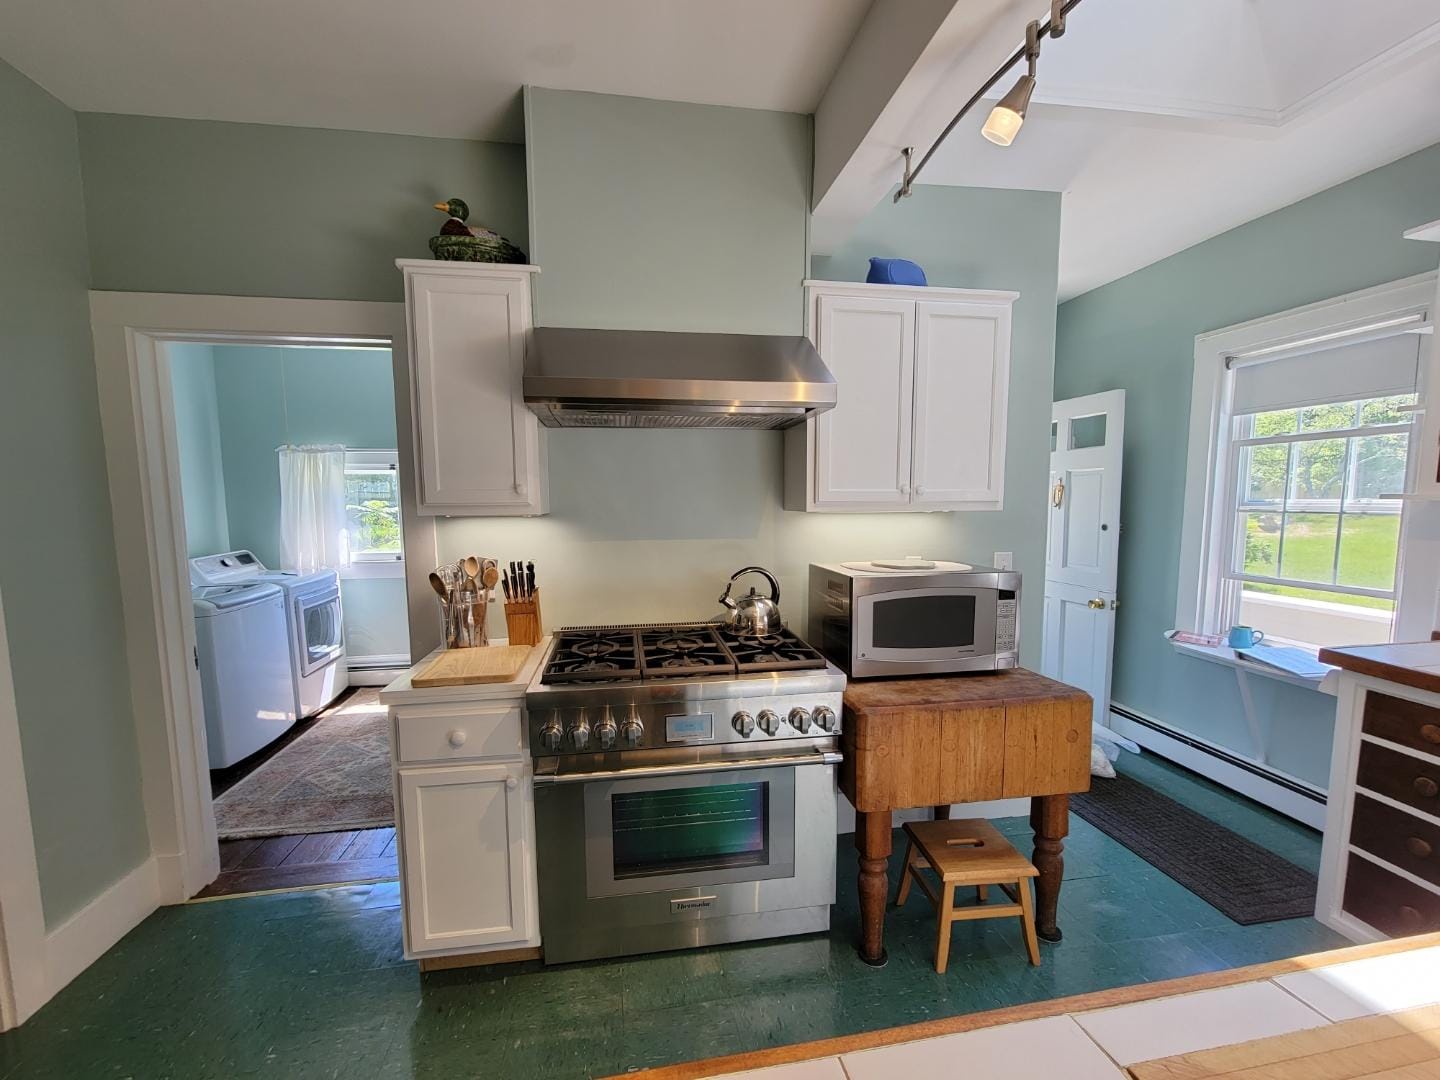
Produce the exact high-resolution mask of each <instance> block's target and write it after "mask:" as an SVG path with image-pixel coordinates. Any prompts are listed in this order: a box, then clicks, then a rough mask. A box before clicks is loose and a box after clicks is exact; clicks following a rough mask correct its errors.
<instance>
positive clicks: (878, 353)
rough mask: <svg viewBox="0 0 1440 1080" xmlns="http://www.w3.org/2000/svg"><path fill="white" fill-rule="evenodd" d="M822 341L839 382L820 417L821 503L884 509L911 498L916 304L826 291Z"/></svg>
mask: <svg viewBox="0 0 1440 1080" xmlns="http://www.w3.org/2000/svg"><path fill="white" fill-rule="evenodd" d="M816 316H817V318H816V326H815V333H816V340H815V347H816V348H817V349H818V350H819V351H820V355H821V356H822V357H824V358H825V363H826V365H827V366H828V367H829V368H830V371H831V372H832V373H833V374H834V376H835V379H836V381H837V382H838V383H839V388H840V392H839V401H838V403H837V404H836V406H835V408H833V409H831V410H830V411H828V412H824V413H821V414H820V416H819V417H818V418H817V419H816V421H815V505H816V506H817V507H831V508H837V507H838V508H856V509H865V508H884V507H886V506H905V505H907V504H908V503H909V502H910V423H911V411H912V410H911V395H912V393H913V388H914V357H915V303H914V301H912V300H890V299H884V298H878V297H855V296H821V297H820V298H819V303H818V307H817V311H816Z"/></svg>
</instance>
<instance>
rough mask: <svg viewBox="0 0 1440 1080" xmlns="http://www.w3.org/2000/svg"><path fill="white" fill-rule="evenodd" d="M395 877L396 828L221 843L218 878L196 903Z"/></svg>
mask: <svg viewBox="0 0 1440 1080" xmlns="http://www.w3.org/2000/svg"><path fill="white" fill-rule="evenodd" d="M396 875H397V869H396V862H395V830H394V829H393V828H388V829H359V830H355V831H352V832H328V833H308V834H304V835H300V836H267V837H263V838H257V839H253V840H222V841H220V876H219V877H218V878H216V879H215V880H214V881H213V882H211V883H210V884H209V885H207V886H206V887H205V888H204V889H203V890H201V892H199V893H198V894H197V895H196V899H197V900H198V899H204V898H206V897H211V896H234V895H236V894H237V893H252V892H264V891H265V890H267V889H293V888H297V887H300V886H304V885H341V884H344V883H345V882H348V881H374V880H376V879H377V878H393V877H395V876H396Z"/></svg>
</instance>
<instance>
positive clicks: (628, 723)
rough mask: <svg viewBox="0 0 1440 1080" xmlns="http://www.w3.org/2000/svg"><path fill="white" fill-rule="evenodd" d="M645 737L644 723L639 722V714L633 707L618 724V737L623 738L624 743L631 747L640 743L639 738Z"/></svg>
mask: <svg viewBox="0 0 1440 1080" xmlns="http://www.w3.org/2000/svg"><path fill="white" fill-rule="evenodd" d="M644 737H645V725H644V724H642V723H641V722H640V714H639V713H638V712H636V711H635V710H634V709H633V708H632V709H631V710H630V715H629V716H627V717H626V718H625V719H624V720H623V721H622V722H621V724H620V738H622V739H624V740H625V745H626V746H629V747H631V748H634V747H636V746H639V745H640V740H641V739H643V738H644Z"/></svg>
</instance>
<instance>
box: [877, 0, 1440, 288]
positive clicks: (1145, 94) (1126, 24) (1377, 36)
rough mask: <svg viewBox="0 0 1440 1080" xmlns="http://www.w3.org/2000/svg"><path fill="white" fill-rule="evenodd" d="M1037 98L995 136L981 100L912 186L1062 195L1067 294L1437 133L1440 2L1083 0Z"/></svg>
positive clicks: (1045, 51)
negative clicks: (986, 128) (1009, 136)
mask: <svg viewBox="0 0 1440 1080" xmlns="http://www.w3.org/2000/svg"><path fill="white" fill-rule="evenodd" d="M1032 6H1033V5H1032ZM1022 21H1023V20H1022ZM1009 81H1010V80H1009V79H1008V78H1007V79H1006V80H1005V81H1004V82H1002V84H1001V88H1000V89H1001V90H1003V89H1004V88H1006V87H1008V85H1009ZM957 89H958V88H951V89H950V90H949V92H948V94H949V96H950V100H952V101H953V100H954V95H955V91H956V90H957ZM972 89H973V87H972ZM942 96H943V95H942ZM1035 99H1036V101H1037V102H1043V103H1044V104H1037V105H1035V106H1033V107H1032V111H1031V113H1030V115H1029V117H1028V118H1027V121H1026V124H1025V128H1024V130H1023V131H1022V133H1021V135H1020V136H1019V138H1017V139H1016V141H1015V143H1014V144H1013V145H1012V146H1010V147H1009V148H1006V149H1001V148H999V147H995V146H991V145H990V144H989V143H987V142H985V140H984V139H982V138H980V137H979V134H978V129H979V126H980V124H981V123H982V122H983V119H984V111H985V110H984V108H983V107H982V108H978V109H977V110H976V113H977V115H976V116H975V117H974V118H973V122H971V120H970V118H967V120H966V121H965V122H964V123H962V125H961V127H960V128H958V129H957V130H956V131H955V132H954V134H952V135H951V136H950V138H949V140H948V141H947V142H946V143H945V145H944V146H943V147H942V148H941V150H940V151H939V152H938V153H937V154H936V156H935V158H934V159H933V160H932V161H931V163H930V165H929V166H928V167H927V169H926V171H925V173H924V175H923V177H922V182H923V183H940V184H958V185H967V186H982V187H1006V188H1031V189H1041V190H1050V191H1063V192H1064V193H1065V195H1064V204H1063V210H1062V215H1061V241H1060V290H1061V298H1062V299H1066V298H1069V297H1071V296H1075V295H1077V294H1079V293H1082V292H1085V291H1087V290H1089V289H1092V288H1095V287H1096V286H1099V285H1102V284H1104V283H1106V282H1108V281H1112V280H1114V279H1115V278H1118V277H1121V276H1123V275H1125V274H1127V273H1130V272H1131V271H1134V270H1138V269H1140V268H1141V267H1143V266H1147V265H1149V264H1150V263H1152V262H1154V261H1156V260H1157V259H1161V258H1164V257H1165V256H1167V255H1170V254H1173V253H1174V252H1176V251H1180V250H1182V249H1184V248H1186V247H1189V246H1191V245H1192V244H1196V243H1198V242H1200V241H1201V240H1204V239H1207V238H1208V237H1211V236H1215V235H1217V234H1218V233H1221V232H1224V231H1226V230H1227V229H1230V228H1233V227H1235V226H1236V225H1239V224H1242V223H1244V222H1246V221H1249V220H1251V219H1253V218H1256V217H1259V216H1260V215H1262V214H1265V213H1268V212H1270V211H1272V210H1277V209H1279V208H1280V207H1283V206H1287V205H1289V204H1290V203H1293V202H1295V201H1297V200H1299V199H1301V198H1304V197H1305V196H1307V195H1312V194H1314V193H1316V192H1318V191H1322V190H1324V189H1325V188H1327V187H1331V186H1333V185H1334V184H1337V183H1340V182H1341V181H1344V180H1347V179H1349V178H1351V177H1354V176H1357V175H1359V174H1361V173H1363V172H1367V171H1369V170H1370V169H1373V168H1376V167H1378V166H1380V165H1383V164H1385V163H1387V162H1390V161H1393V160H1395V159H1396V158H1399V157H1403V156H1404V155H1405V154H1408V153H1411V152H1413V151H1415V150H1419V149H1421V148H1423V147H1426V146H1429V145H1431V144H1432V143H1435V142H1440V107H1437V105H1436V103H1437V102H1440V4H1436V3H1435V2H1434V0H1371V2H1369V3H1365V4H1355V3H1350V2H1348V0H1207V2H1205V3H1203V4H1182V3H1165V4H1156V3H1155V2H1154V0H1089V2H1088V3H1085V4H1083V5H1081V6H1080V7H1078V8H1076V9H1075V10H1074V11H1073V12H1072V13H1071V15H1070V19H1069V29H1068V31H1067V33H1066V35H1065V36H1064V37H1063V38H1061V39H1060V40H1058V41H1047V42H1045V44H1044V45H1043V47H1042V50H1041V57H1040V67H1039V86H1038V88H1037V90H1036V95H1035ZM926 122H927V121H926V119H925V118H924V117H921V118H918V120H917V126H919V127H924V126H925V124H926ZM928 122H930V123H933V121H928ZM913 133H915V134H923V135H924V136H925V137H924V138H923V139H922V140H921V141H920V145H921V146H922V147H923V146H925V145H927V144H928V142H929V141H930V136H929V134H928V132H913ZM896 173H897V175H896V179H898V167H897V170H896Z"/></svg>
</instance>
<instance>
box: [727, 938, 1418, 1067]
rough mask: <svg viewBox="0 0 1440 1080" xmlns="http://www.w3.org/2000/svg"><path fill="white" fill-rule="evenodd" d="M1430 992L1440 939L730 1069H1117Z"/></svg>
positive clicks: (1409, 1001) (1370, 1010)
mask: <svg viewBox="0 0 1440 1080" xmlns="http://www.w3.org/2000/svg"><path fill="white" fill-rule="evenodd" d="M1436 1002H1440V947H1434V948H1428V949H1419V950H1416V951H1414V952H1408V953H1396V954H1394V955H1392V956H1377V957H1374V958H1372V959H1369V960H1353V961H1350V962H1349V963H1345V964H1335V965H1332V966H1330V967H1325V968H1317V969H1315V970H1314V971H1306V972H1299V973H1296V974H1293V975H1281V976H1278V977H1276V978H1275V979H1272V980H1261V981H1258V982H1253V983H1244V984H1241V985H1239V986H1231V987H1224V988H1221V989H1217V990H1203V991H1200V992H1198V993H1194V994H1181V995H1178V996H1176V997H1170V998H1160V999H1158V1000H1156V1001H1143V1002H1137V1003H1135V1004H1134V1005H1120V1006H1117V1007H1116V1008H1113V1009H1101V1010H1096V1011H1094V1012H1085V1013H1076V1014H1074V1015H1071V1016H1055V1017H1050V1018H1047V1019H1044V1020H1028V1021H1025V1022H1023V1023H1017V1024H1005V1025H1001V1026H998V1027H991V1028H981V1029H979V1030H976V1031H967V1032H962V1033H960V1034H957V1035H943V1036H940V1037H938V1038H932V1039H918V1040H916V1041H914V1042H908V1043H897V1044H896V1045H894V1046H884V1047H880V1048H878V1049H875V1050H862V1051H858V1052H856V1053H853V1054H844V1055H842V1056H840V1057H829V1058H820V1059H817V1060H815V1061H807V1062H800V1063H798V1064H795V1065H784V1066H779V1067H776V1068H773V1069H760V1070H756V1071H752V1072H744V1073H731V1074H729V1080H741V1078H745V1080H895V1078H897V1077H909V1076H921V1075H923V1076H925V1077H927V1078H929V1077H935V1078H937V1080H944V1078H956V1080H958V1078H962V1077H963V1078H964V1080H1055V1078H1057V1077H1064V1078H1065V1080H1121V1078H1123V1077H1124V1076H1125V1072H1124V1071H1123V1070H1122V1068H1121V1066H1129V1065H1133V1064H1136V1063H1137V1062H1141V1061H1153V1060H1155V1059H1156V1058H1164V1057H1171V1056H1174V1055H1177V1054H1188V1053H1194V1052H1195V1051H1198V1050H1209V1049H1213V1048H1214V1047H1218V1046H1232V1045H1234V1044H1236V1043H1242V1042H1249V1041H1250V1040H1252V1039H1263V1038H1268V1037H1270V1036H1273V1035H1280V1034H1284V1033H1286V1032H1291V1031H1301V1030H1304V1029H1306V1028H1315V1027H1323V1026H1325V1025H1326V1024H1329V1023H1332V1022H1337V1021H1341V1020H1350V1019H1354V1018H1356V1017H1360V1016H1369V1015H1373V1014H1375V1013H1382V1012H1398V1011H1400V1010H1402V1009H1411V1008H1415V1007H1417V1006H1420V1005H1428V1004H1432V1003H1436Z"/></svg>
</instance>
